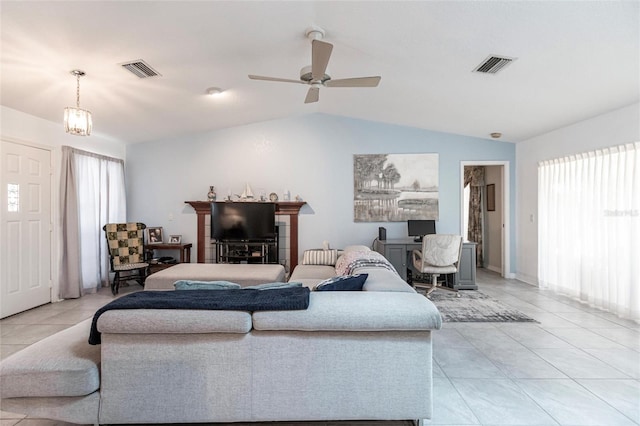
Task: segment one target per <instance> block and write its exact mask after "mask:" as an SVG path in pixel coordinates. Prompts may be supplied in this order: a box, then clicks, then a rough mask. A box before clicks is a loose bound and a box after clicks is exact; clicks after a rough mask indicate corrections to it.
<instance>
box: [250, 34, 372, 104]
mask: <svg viewBox="0 0 640 426" xmlns="http://www.w3.org/2000/svg"><path fill="white" fill-rule="evenodd" d="M306 35H307V38H308V39H309V40H311V65H310V66H306V67H304V68H302V69H301V70H300V80H291V79H287V78H277V77H264V76H260V75H252V74H250V75H249V78H250V79H252V80H265V81H279V82H282V83H298V84H307V85H309V86H311V87H309V90H308V91H307V97H306V98H305V100H304V103H305V104H309V103H312V102H318V99H319V94H320V87H323V86H324V87H376V86H377V85H378V83H380V78H381V77H380V76H376V77H354V78H342V79H339V80H332V79H331V76H330V75H329V74H326V71H327V65H328V64H329V58H330V57H331V51H332V50H333V45H332V44H331V43H327V42H326V41H322V40H321V39H322V37H324V30H323V29H322V28H318V27H311V28H309V29H308V30H307V31H306Z"/></svg>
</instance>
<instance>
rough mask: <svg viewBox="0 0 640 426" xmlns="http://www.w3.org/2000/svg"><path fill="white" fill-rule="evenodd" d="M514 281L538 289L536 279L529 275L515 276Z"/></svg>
mask: <svg viewBox="0 0 640 426" xmlns="http://www.w3.org/2000/svg"><path fill="white" fill-rule="evenodd" d="M516 279H517V280H518V281H522V282H524V283H527V284H529V285H532V286H535V287H538V278H537V277H532V276H531V275H527V274H517V275H516Z"/></svg>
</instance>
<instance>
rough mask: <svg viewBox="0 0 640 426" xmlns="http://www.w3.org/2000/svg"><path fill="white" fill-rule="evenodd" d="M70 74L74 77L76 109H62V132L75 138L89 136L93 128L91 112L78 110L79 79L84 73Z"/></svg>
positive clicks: (78, 71) (77, 71)
mask: <svg viewBox="0 0 640 426" xmlns="http://www.w3.org/2000/svg"><path fill="white" fill-rule="evenodd" d="M71 74H72V75H75V76H76V107H75V108H74V107H66V108H65V109H64V131H65V132H67V133H70V134H72V135H76V136H89V135H90V134H91V129H92V127H93V122H92V120H91V112H90V111H88V110H86V109H82V108H80V77H82V76H84V75H85V72H84V71H81V70H73V71H71Z"/></svg>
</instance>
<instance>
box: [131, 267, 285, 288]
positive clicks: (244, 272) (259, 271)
mask: <svg viewBox="0 0 640 426" xmlns="http://www.w3.org/2000/svg"><path fill="white" fill-rule="evenodd" d="M178 280H193V281H231V282H234V283H238V284H240V285H241V286H247V285H255V284H262V283H271V282H275V281H284V280H285V270H284V266H282V265H274V264H259V265H258V264H233V263H179V264H177V265H175V266H172V267H171V268H167V269H163V270H162V271H158V272H156V273H154V274H151V275H149V276H148V277H147V279H146V281H145V285H144V289H145V290H173V289H174V287H173V283H175V282H176V281H178Z"/></svg>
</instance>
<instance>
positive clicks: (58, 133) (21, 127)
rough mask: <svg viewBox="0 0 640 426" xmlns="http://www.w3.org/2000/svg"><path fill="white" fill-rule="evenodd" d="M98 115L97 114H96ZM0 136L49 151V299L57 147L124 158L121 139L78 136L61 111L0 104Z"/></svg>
mask: <svg viewBox="0 0 640 426" xmlns="http://www.w3.org/2000/svg"><path fill="white" fill-rule="evenodd" d="M98 119H99V118H98ZM0 139H2V140H6V141H11V142H17V143H23V144H26V145H32V146H37V147H40V148H44V149H49V150H50V151H51V166H52V173H53V176H52V184H51V203H52V212H53V218H52V220H53V234H52V235H53V238H52V251H53V253H52V254H53V256H52V262H51V267H52V271H51V272H52V281H53V289H52V295H53V299H54V300H57V295H58V288H59V284H58V273H59V264H60V255H61V253H60V250H59V248H60V247H59V246H60V236H61V224H60V214H59V213H60V203H59V201H60V169H61V158H62V156H61V152H62V149H61V147H62V146H63V145H67V146H72V147H75V148H78V149H83V150H85V151H90V152H95V153H98V154H102V155H108V156H111V157H116V158H122V159H125V155H126V148H125V144H124V143H123V142H121V141H118V140H114V139H111V138H107V137H104V136H101V135H100V134H96V133H95V132H92V134H91V136H87V137H81V136H73V135H69V134H67V133H65V131H64V126H63V124H62V111H60V122H59V123H54V122H52V121H47V120H43V119H41V118H38V117H34V116H33V115H29V114H25V113H23V112H20V111H16V110H14V109H11V108H7V107H5V106H1V105H0Z"/></svg>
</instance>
